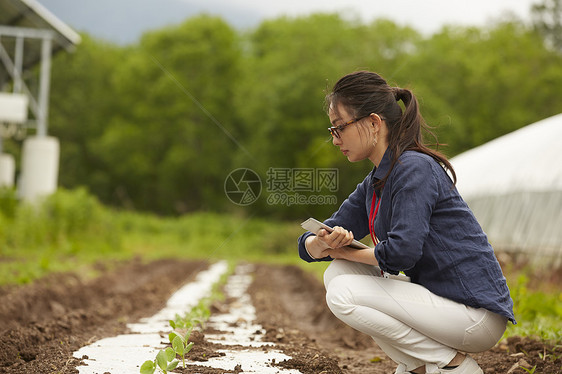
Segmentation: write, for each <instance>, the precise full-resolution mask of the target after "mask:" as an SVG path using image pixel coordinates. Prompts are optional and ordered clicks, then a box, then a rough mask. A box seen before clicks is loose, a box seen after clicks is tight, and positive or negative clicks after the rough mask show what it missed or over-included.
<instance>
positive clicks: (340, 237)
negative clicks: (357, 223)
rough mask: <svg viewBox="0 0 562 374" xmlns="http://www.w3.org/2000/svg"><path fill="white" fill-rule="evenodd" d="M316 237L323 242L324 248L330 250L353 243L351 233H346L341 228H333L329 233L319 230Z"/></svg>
mask: <svg viewBox="0 0 562 374" xmlns="http://www.w3.org/2000/svg"><path fill="white" fill-rule="evenodd" d="M317 236H318V240H320V241H322V242H324V243H325V244H326V247H328V248H331V249H336V248H341V247H345V246H348V245H350V244H351V242H352V241H353V233H352V232H351V231H347V230H346V229H344V228H343V227H341V226H336V227H334V231H332V232H331V233H328V231H326V230H324V229H321V230H320V231H318V234H317Z"/></svg>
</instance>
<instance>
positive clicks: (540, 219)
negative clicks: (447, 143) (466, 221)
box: [451, 114, 562, 264]
mask: <svg viewBox="0 0 562 374" xmlns="http://www.w3.org/2000/svg"><path fill="white" fill-rule="evenodd" d="M451 163H452V165H453V167H454V169H455V172H456V174H457V179H458V181H457V188H458V190H459V192H460V193H461V195H462V196H463V198H464V199H465V200H466V201H467V203H468V205H469V206H470V208H471V209H472V211H473V212H474V214H475V215H476V218H477V219H478V221H479V222H480V224H481V225H482V227H483V229H484V231H485V232H486V234H487V235H488V238H489V240H490V242H491V243H492V245H493V246H494V248H496V249H501V250H504V251H510V252H525V253H527V254H528V255H531V256H530V257H535V259H537V258H543V259H545V260H546V259H547V258H548V259H549V260H547V261H552V258H553V257H554V258H555V263H556V264H559V263H560V261H562V114H558V115H555V116H553V117H550V118H546V119H544V120H541V121H539V122H536V123H534V124H531V125H528V126H525V127H523V128H521V129H519V130H517V131H514V132H512V133H509V134H507V135H504V136H502V137H499V138H497V139H494V140H492V141H490V142H488V143H486V144H483V145H481V146H479V147H476V148H473V149H471V150H469V151H466V152H464V153H461V154H460V155H458V156H456V157H453V158H452V159H451Z"/></svg>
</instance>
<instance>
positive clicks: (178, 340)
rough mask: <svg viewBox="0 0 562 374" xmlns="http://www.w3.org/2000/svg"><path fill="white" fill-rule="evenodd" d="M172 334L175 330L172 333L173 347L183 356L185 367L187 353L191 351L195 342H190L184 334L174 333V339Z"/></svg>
mask: <svg viewBox="0 0 562 374" xmlns="http://www.w3.org/2000/svg"><path fill="white" fill-rule="evenodd" d="M172 334H174V333H173V332H172V333H170V338H171V343H172V349H173V350H174V352H175V353H176V354H177V355H179V356H180V357H181V359H182V362H183V367H184V369H185V355H186V354H187V353H189V351H191V348H193V344H194V343H193V342H189V340H188V338H184V337H183V336H181V335H177V334H174V335H175V336H174V337H173V339H172V336H171V335H172Z"/></svg>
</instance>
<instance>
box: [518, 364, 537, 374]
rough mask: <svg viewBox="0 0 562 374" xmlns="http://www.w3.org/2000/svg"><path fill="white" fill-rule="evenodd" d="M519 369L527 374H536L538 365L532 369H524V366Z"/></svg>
mask: <svg viewBox="0 0 562 374" xmlns="http://www.w3.org/2000/svg"><path fill="white" fill-rule="evenodd" d="M519 367H520V368H521V369H523V370H525V371H526V372H527V373H529V374H534V373H535V370H537V365H535V366H533V367H532V368H530V369H527V368H526V367H524V366H519Z"/></svg>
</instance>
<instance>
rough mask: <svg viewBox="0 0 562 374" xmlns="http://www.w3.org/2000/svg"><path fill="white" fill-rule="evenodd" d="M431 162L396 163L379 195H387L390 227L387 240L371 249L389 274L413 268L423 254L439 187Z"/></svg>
mask: <svg viewBox="0 0 562 374" xmlns="http://www.w3.org/2000/svg"><path fill="white" fill-rule="evenodd" d="M432 162H434V161H432V160H426V159H421V158H408V159H405V160H401V161H400V162H397V163H396V165H395V166H394V169H393V171H392V173H391V176H390V177H389V179H388V180H387V186H388V187H389V190H387V188H386V187H387V186H385V188H384V190H383V194H385V193H390V194H391V196H390V204H391V208H390V209H391V213H390V217H391V218H390V227H389V229H388V230H387V239H386V240H382V241H381V242H379V243H378V244H377V246H376V247H375V257H376V258H377V261H378V262H379V266H380V268H381V269H382V270H384V271H387V272H389V273H391V274H397V273H398V272H400V271H406V270H408V269H411V268H412V267H414V265H415V264H416V263H417V262H418V261H419V259H420V258H421V257H422V254H423V245H424V242H425V240H426V238H427V236H428V234H429V228H430V220H431V215H432V213H433V210H434V208H435V205H436V203H437V199H438V197H439V186H438V182H437V178H436V175H435V170H434V167H441V166H440V165H438V164H437V163H435V165H432V164H431V163H432Z"/></svg>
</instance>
